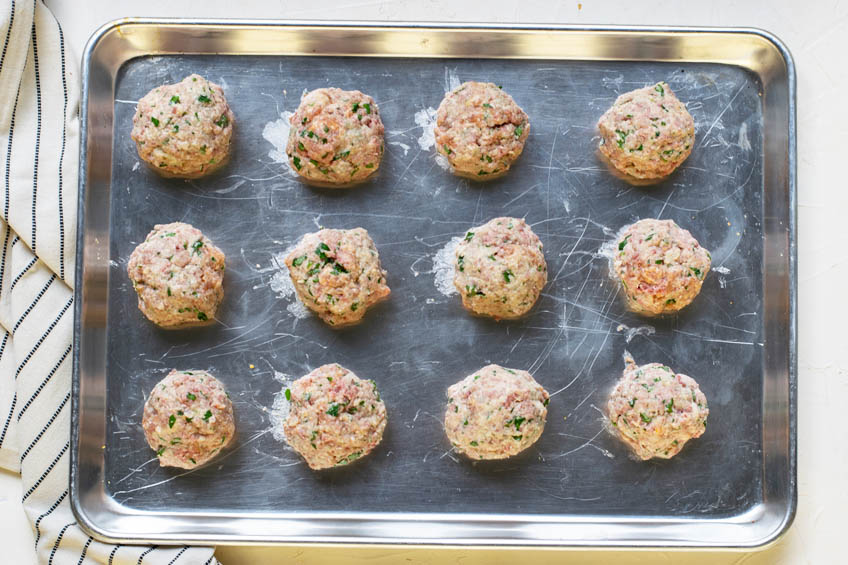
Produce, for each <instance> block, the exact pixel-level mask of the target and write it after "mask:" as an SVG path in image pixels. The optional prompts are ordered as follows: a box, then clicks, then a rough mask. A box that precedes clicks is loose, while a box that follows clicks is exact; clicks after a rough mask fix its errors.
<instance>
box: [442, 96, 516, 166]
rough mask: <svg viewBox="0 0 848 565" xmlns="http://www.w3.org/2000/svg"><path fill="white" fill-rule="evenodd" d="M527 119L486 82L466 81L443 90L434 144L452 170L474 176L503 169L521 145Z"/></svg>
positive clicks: (507, 99) (513, 158) (512, 101)
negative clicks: (447, 90) (444, 91)
mask: <svg viewBox="0 0 848 565" xmlns="http://www.w3.org/2000/svg"><path fill="white" fill-rule="evenodd" d="M528 135H530V120H529V118H528V117H527V114H526V113H525V112H524V110H522V109H521V108H520V107H519V106H518V104H516V103H515V100H513V99H512V97H511V96H510V95H509V94H507V93H506V92H504V91H503V90H502V89H501V88H500V87H499V86H496V85H494V84H492V83H490V82H466V83H463V84H461V85H459V86H458V87H457V88H455V89H454V90H452V91H451V92H449V93H447V95H445V98H444V99H443V100H442V103H441V104H440V105H439V110H438V111H437V113H436V129H435V137H436V149H437V150H438V152H439V153H441V154H442V155H444V156H445V157H447V159H448V162H449V163H450V164H451V167H452V168H453V172H454V173H455V174H458V175H460V176H465V177H469V178H472V179H476V180H490V179H492V178H495V177H498V176H501V175H503V174H505V173H506V172H507V171H508V170H509V168H510V167H511V166H512V164H513V163H514V162H515V160H516V159H518V157H519V156H520V155H521V152H522V151H523V150H524V143H525V142H526V141H527V136H528Z"/></svg>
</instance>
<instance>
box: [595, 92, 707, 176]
mask: <svg viewBox="0 0 848 565" xmlns="http://www.w3.org/2000/svg"><path fill="white" fill-rule="evenodd" d="M598 129H600V131H601V136H602V139H601V145H600V150H601V153H603V154H604V155H606V157H607V158H608V159H609V160H610V162H611V163H612V165H613V166H614V167H615V168H616V169H618V170H619V171H621V172H622V173H625V174H627V175H630V176H632V177H636V178H638V179H658V178H662V177H665V176H667V175H669V174H671V173H672V172H673V171H674V169H676V168H677V167H678V166H680V164H681V163H683V161H685V160H686V157H688V156H689V154H690V153H691V152H692V147H693V146H694V144H695V121H694V120H693V119H692V116H691V115H690V114H689V112H688V111H687V110H686V106H685V105H684V104H683V103H682V102H681V101H680V100H678V99H677V97H676V96H675V95H674V93H673V92H672V91H671V88H669V86H668V85H667V84H666V83H664V82H659V83H657V84H655V85H653V86H646V87H645V88H640V89H638V90H633V91H631V92H626V93H624V94H622V95H621V96H619V97H618V99H617V100H616V101H615V104H613V105H612V108H610V109H609V110H607V111H606V113H605V114H604V115H603V116H601V119H600V120H599V121H598Z"/></svg>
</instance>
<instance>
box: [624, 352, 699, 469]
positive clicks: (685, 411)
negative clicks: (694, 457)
mask: <svg viewBox="0 0 848 565" xmlns="http://www.w3.org/2000/svg"><path fill="white" fill-rule="evenodd" d="M607 408H608V410H609V419H610V423H611V424H612V425H613V427H614V428H615V430H616V431H617V432H618V435H619V436H620V437H621V439H622V440H623V441H624V442H625V443H626V444H627V445H629V446H630V447H631V448H632V449H633V451H634V452H635V453H636V455H638V456H639V457H640V458H641V459H643V460H646V459H651V458H652V457H660V458H662V459H669V458H671V457H674V456H675V455H677V454H678V453H680V450H681V449H683V446H684V444H686V442H687V441H689V440H690V439H693V438H696V437H700V436H701V434H703V433H704V430H705V429H706V426H707V416H709V413H710V411H709V409H708V408H707V399H706V397H705V396H704V393H703V392H701V389H700V387H698V383H696V382H695V380H694V379H693V378H691V377H687V376H686V375H683V374H675V373H674V371H672V370H671V369H670V368H669V367H667V366H665V365H662V364H660V363H649V364H647V365H642V366H641V367H638V366H636V363H635V362H633V360H632V359H628V363H627V368H625V370H624V375H623V376H622V377H621V380H620V381H618V384H616V385H615V389H614V390H613V391H612V394H611V395H610V397H609V401H608V402H607Z"/></svg>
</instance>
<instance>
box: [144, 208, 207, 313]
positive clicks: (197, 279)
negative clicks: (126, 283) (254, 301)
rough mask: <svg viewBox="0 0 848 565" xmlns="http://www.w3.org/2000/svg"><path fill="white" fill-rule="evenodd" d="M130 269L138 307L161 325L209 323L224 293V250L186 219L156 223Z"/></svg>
mask: <svg viewBox="0 0 848 565" xmlns="http://www.w3.org/2000/svg"><path fill="white" fill-rule="evenodd" d="M127 273H128V274H129V276H130V280H131V281H132V285H133V288H134V289H135V291H136V292H137V293H138V308H139V310H141V311H142V312H143V313H144V315H145V316H147V318H148V319H149V320H150V321H151V322H153V323H154V324H157V325H159V326H161V327H163V328H176V327H181V326H191V325H202V324H207V323H209V322H211V321H212V320H213V319H214V318H215V313H216V312H217V311H218V305H219V304H221V300H223V299H224V252H223V251H221V250H220V249H218V248H217V247H215V246H214V245H213V244H212V242H211V241H209V240H208V239H207V238H206V236H204V235H203V234H202V233H201V232H200V230H199V229H197V228H195V227H193V226H190V225H188V224H183V223H180V222H175V223H173V224H164V225H157V226H155V227H154V228H153V231H152V232H150V233H149V234H147V238H146V239H145V240H144V241H143V242H142V243H141V244H139V246H138V247H136V248H135V251H133V252H132V255H130V260H129V264H128V265H127Z"/></svg>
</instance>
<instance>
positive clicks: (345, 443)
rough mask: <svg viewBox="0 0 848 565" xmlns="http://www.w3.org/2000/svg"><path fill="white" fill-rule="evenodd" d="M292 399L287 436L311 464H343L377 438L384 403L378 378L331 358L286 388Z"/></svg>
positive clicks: (368, 448)
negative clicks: (365, 376)
mask: <svg viewBox="0 0 848 565" xmlns="http://www.w3.org/2000/svg"><path fill="white" fill-rule="evenodd" d="M286 398H287V399H288V400H289V402H290V403H291V406H290V410H289V415H288V417H287V418H286V421H285V423H284V424H283V429H284V430H285V434H286V441H287V442H288V444H289V445H291V446H292V448H294V450H295V451H297V452H298V453H300V454H301V455H302V456H303V458H304V459H306V463H307V465H309V467H310V468H311V469H327V468H329V467H337V466H339V465H347V464H348V463H352V462H353V461H355V460H357V459H359V458H361V457H364V456H366V455H368V454H369V453H371V451H372V450H373V449H374V448H375V447H377V445H379V444H380V441H381V440H382V439H383V430H385V429H386V405H385V404H383V401H382V400H381V399H380V393H379V392H378V391H377V383H375V382H374V381H371V380H368V381H365V380H362V379H360V378H359V377H357V376H356V375H355V374H353V373H352V372H351V371H348V370H347V369H345V368H344V367H342V366H341V365H337V364H335V363H332V364H329V365H323V366H321V367H318V368H317V369H315V370H314V371H312V372H311V373H309V374H308V375H306V376H304V377H301V378H299V379H297V380H296V381H294V382H293V383H292V385H291V387H290V388H288V389H286Z"/></svg>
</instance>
